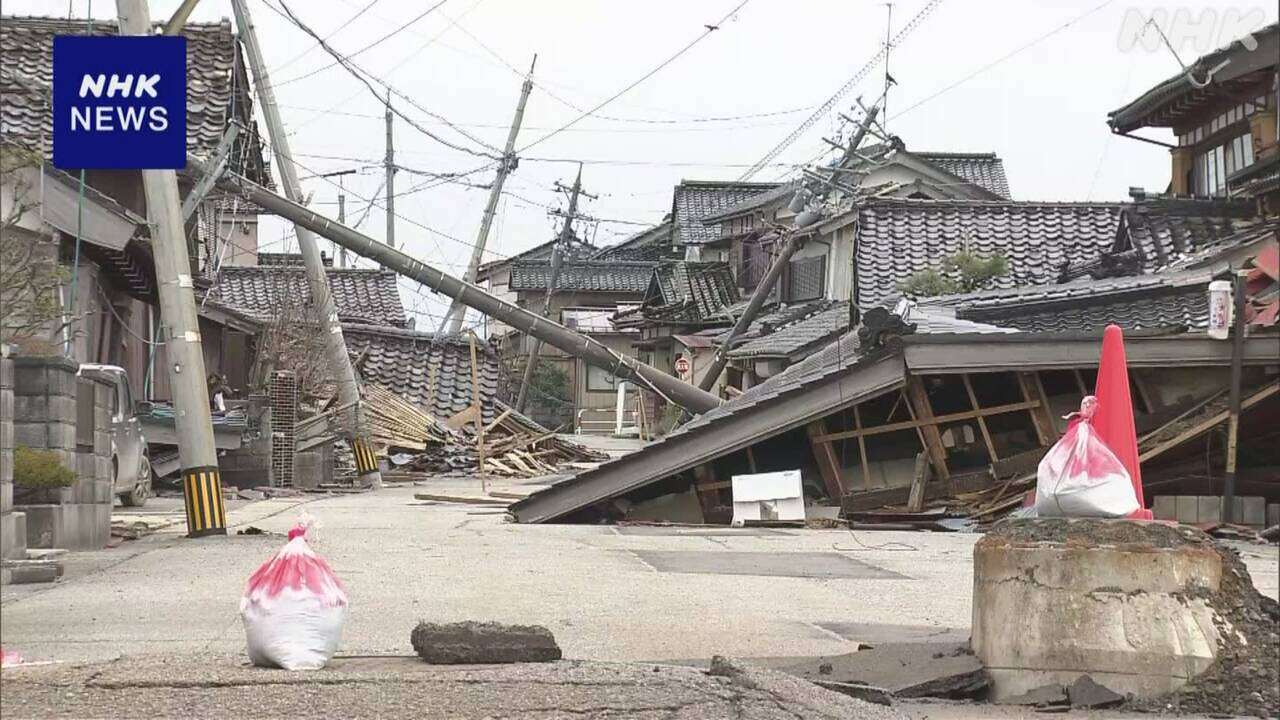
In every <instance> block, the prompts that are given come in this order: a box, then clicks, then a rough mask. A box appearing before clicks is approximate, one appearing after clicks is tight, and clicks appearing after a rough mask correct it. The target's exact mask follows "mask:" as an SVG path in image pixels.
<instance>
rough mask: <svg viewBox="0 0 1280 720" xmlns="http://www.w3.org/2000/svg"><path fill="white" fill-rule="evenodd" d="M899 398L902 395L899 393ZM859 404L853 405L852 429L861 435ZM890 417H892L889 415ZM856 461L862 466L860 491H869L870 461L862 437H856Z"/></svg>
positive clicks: (865, 441) (865, 440)
mask: <svg viewBox="0 0 1280 720" xmlns="http://www.w3.org/2000/svg"><path fill="white" fill-rule="evenodd" d="M898 397H899V398H901V397H902V394H901V393H899V394H898ZM858 405H859V403H854V405H853V427H854V428H855V429H856V430H858V431H859V433H861V431H862V412H861V411H859V410H858ZM890 417H892V415H890ZM858 459H859V461H860V462H861V464H862V489H863V490H870V489H871V461H870V460H869V459H868V458H867V439H866V437H864V436H862V435H858Z"/></svg>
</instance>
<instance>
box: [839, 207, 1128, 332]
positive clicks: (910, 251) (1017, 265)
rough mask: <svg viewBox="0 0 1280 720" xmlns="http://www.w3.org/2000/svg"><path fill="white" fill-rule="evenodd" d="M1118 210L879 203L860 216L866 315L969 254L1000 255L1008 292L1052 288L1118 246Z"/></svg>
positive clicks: (1000, 283)
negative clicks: (911, 281)
mask: <svg viewBox="0 0 1280 720" xmlns="http://www.w3.org/2000/svg"><path fill="white" fill-rule="evenodd" d="M1122 208H1123V206H1122V205H1121V204H1118V203H1044V202H1014V201H1006V202H997V201H972V200H963V201H962V200H908V199H876V200H870V201H868V202H867V203H866V204H864V205H863V206H862V207H861V208H860V209H859V210H857V212H858V250H857V253H858V254H857V259H856V272H857V282H858V293H859V295H858V297H859V304H860V305H861V306H862V307H864V308H866V307H870V306H872V305H875V304H878V303H880V302H881V301H883V300H884V299H885V298H887V297H889V296H890V295H892V294H893V293H895V292H897V285H898V283H899V282H902V281H903V280H906V279H907V278H908V277H910V276H911V275H912V274H914V273H917V272H921V271H923V270H927V269H929V268H931V267H933V268H936V267H937V265H938V264H939V262H940V260H941V259H942V258H943V257H946V256H947V255H951V254H953V253H956V252H959V251H961V250H965V249H967V250H969V251H970V252H974V253H977V254H978V255H982V256H988V257H989V256H992V255H996V254H1000V255H1003V256H1004V257H1005V259H1006V260H1007V261H1008V264H1009V272H1008V274H1007V275H1005V276H1004V277H1001V278H998V279H996V280H995V281H994V283H995V286H996V287H1000V288H1011V287H1017V286H1020V285H1034V284H1043V283H1047V282H1052V281H1053V280H1055V279H1056V278H1057V276H1058V272H1059V270H1060V268H1062V267H1063V266H1064V265H1066V264H1067V263H1068V262H1075V263H1079V262H1083V261H1085V260H1089V259H1092V258H1095V257H1096V256H1097V255H1098V254H1099V253H1100V252H1102V251H1103V250H1105V249H1107V248H1110V247H1111V246H1112V245H1113V244H1114V242H1115V238H1116V229H1117V227H1118V224H1119V221H1120V213H1121V210H1122Z"/></svg>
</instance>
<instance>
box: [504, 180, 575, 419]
mask: <svg viewBox="0 0 1280 720" xmlns="http://www.w3.org/2000/svg"><path fill="white" fill-rule="evenodd" d="M557 187H558V188H561V189H563V186H561V185H559V183H557ZM579 195H587V194H586V193H584V192H582V163H578V176H577V177H576V178H574V179H573V188H572V189H571V190H570V191H569V211H568V212H566V213H564V226H563V227H561V228H560V236H559V237H558V238H556V244H555V245H553V246H552V248H551V277H550V279H549V280H548V281H547V293H546V295H545V296H544V297H543V299H542V317H551V297H552V295H553V294H554V293H555V291H556V285H557V284H558V283H559V282H560V267H561V265H563V264H564V253H565V251H566V250H568V249H569V241H570V238H572V237H573V221H574V220H576V219H577V218H578V196H579ZM587 197H594V196H593V195H587ZM528 340H529V341H531V342H532V343H533V345H532V346H531V347H530V348H529V357H528V358H526V359H525V365H524V379H523V380H521V382H520V394H519V395H518V396H517V397H516V412H524V407H525V403H526V402H528V399H529V384H530V383H532V382H533V368H534V366H535V365H537V364H538V353H540V352H542V341H541V340H539V339H538V338H528Z"/></svg>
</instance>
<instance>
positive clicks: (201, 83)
mask: <svg viewBox="0 0 1280 720" xmlns="http://www.w3.org/2000/svg"><path fill="white" fill-rule="evenodd" d="M85 31H86V23H85V21H84V20H73V21H71V22H68V21H67V20H66V19H61V18H42V17H13V16H5V17H0V57H3V58H4V61H3V72H0V96H2V97H4V102H2V103H0V135H3V136H4V137H5V138H6V139H8V140H12V141H14V142H17V143H19V144H21V145H23V146H24V147H26V148H28V149H30V150H35V151H41V150H43V151H44V152H46V153H47V154H49V155H50V156H51V155H52V152H53V148H52V141H51V140H50V134H51V132H52V127H53V126H52V123H53V113H52V110H51V106H50V100H49V98H48V96H47V90H45V89H42V88H41V87H37V84H38V85H42V86H45V87H48V86H52V83H53V36H54V35H81V34H85ZM92 34H93V35H116V34H117V25H116V23H115V22H105V21H95V22H94V23H93V24H92ZM182 34H183V35H184V36H185V37H186V38H187V147H188V149H190V150H192V151H194V152H197V153H208V152H211V151H212V150H213V148H214V147H216V146H217V144H218V141H219V140H220V139H221V138H222V133H223V131H224V130H225V129H226V127H227V125H228V124H229V123H230V121H231V120H232V119H233V118H232V114H233V112H234V115H235V119H237V120H239V121H240V122H241V123H242V124H243V125H245V126H247V127H249V128H250V129H251V130H252V132H249V133H244V132H242V133H241V134H240V137H239V139H237V141H236V145H237V148H236V152H234V153H233V158H236V161H235V162H234V163H233V165H232V167H233V168H234V169H237V170H240V171H241V172H245V173H246V174H247V175H248V176H249V178H250V179H251V180H254V181H256V182H263V181H264V180H265V179H266V176H267V174H266V172H265V170H264V168H265V165H264V163H263V158H262V146H261V143H260V141H259V139H258V134H257V131H256V127H257V126H256V124H255V122H254V119H253V110H252V108H253V105H252V99H251V97H250V92H249V85H248V81H247V77H248V76H247V74H246V72H245V70H244V67H245V66H244V60H243V57H241V56H240V48H239V45H238V42H237V40H236V36H235V34H234V32H233V31H232V28H231V23H230V22H229V21H227V20H223V21H221V22H217V23H188V24H187V25H186V26H185V27H184V28H183V31H182ZM28 80H31V81H34V84H33V83H32V82H28ZM233 98H234V102H233ZM241 158H243V160H241Z"/></svg>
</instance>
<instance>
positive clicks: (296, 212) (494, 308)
mask: <svg viewBox="0 0 1280 720" xmlns="http://www.w3.org/2000/svg"><path fill="white" fill-rule="evenodd" d="M187 168H188V169H189V170H191V171H192V172H196V173H204V172H207V171H208V170H209V165H208V163H206V162H205V161H204V160H203V159H202V158H200V157H197V156H195V155H191V154H188V155H187ZM218 184H219V185H220V186H222V187H224V188H226V189H228V190H230V191H233V192H237V193H243V196H244V197H246V198H248V199H249V200H251V201H252V202H254V203H256V204H257V205H258V206H259V207H261V208H263V209H264V210H266V211H267V212H269V213H271V214H273V215H279V216H280V217H283V218H285V219H286V220H291V221H293V223H294V224H295V225H301V226H303V227H305V228H307V229H309V230H312V231H314V232H316V233H319V234H320V235H322V236H324V237H326V238H328V239H330V240H332V241H334V242H336V243H338V245H339V246H341V247H345V248H347V249H348V250H350V251H351V252H353V253H356V254H357V255H360V256H361V257H366V258H369V259H370V260H373V261H374V262H377V263H380V264H382V265H383V266H384V267H386V268H388V269H389V270H393V271H395V272H398V273H400V274H401V275H403V276H405V277H407V278H409V279H410V280H415V281H417V282H420V283H422V284H423V285H426V286H427V287H428V288H430V289H431V290H434V291H435V292H438V293H441V294H442V295H447V296H448V297H451V298H454V299H456V300H458V301H459V302H461V303H462V304H464V305H466V306H467V307H470V308H474V309H476V310H479V311H480V312H482V313H484V314H486V315H489V316H490V317H492V318H493V319H494V320H497V321H498V322H501V323H503V324H504V325H507V326H508V327H511V328H514V329H515V330H518V331H520V332H523V333H525V334H528V335H532V336H533V337H536V338H538V339H539V340H542V341H543V342H545V343H547V344H549V345H551V346H552V347H556V348H559V349H561V350H563V351H565V352H566V353H568V354H570V355H572V356H574V357H579V358H582V359H583V360H584V361H586V362H588V363H590V364H592V365H594V366H596V367H599V368H603V369H605V370H608V371H609V372H611V373H613V374H614V375H616V376H617V377H619V378H622V379H624V380H635V381H637V382H638V383H640V384H642V385H645V386H646V387H651V388H654V389H656V390H657V391H658V392H659V393H661V394H662V395H664V396H666V397H667V398H668V399H669V400H670V401H671V402H673V403H675V404H677V405H679V406H681V407H683V408H685V409H687V410H689V411H691V412H693V413H703V412H706V411H708V410H711V409H713V408H716V407H718V406H719V405H720V399H719V398H717V397H716V396H715V395H712V394H711V393H708V392H705V391H703V390H699V389H698V388H696V387H694V386H693V385H690V384H688V383H686V382H684V381H682V380H679V379H677V378H674V377H672V376H671V375H668V374H667V373H665V372H663V371H661V370H659V369H657V368H655V367H650V366H649V365H645V364H644V363H642V362H640V361H638V360H636V359H635V358H630V357H627V356H625V355H622V354H619V353H616V352H614V351H612V350H610V349H609V348H608V347H607V346H606V345H604V344H603V343H601V342H600V341H599V340H596V339H595V338H592V337H590V336H588V335H583V334H582V333H579V332H575V331H573V330H570V329H569V328H567V327H565V326H563V325H561V324H560V323H558V322H555V321H554V320H551V319H550V318H544V317H541V316H539V315H538V314H536V313H533V312H530V311H528V310H525V309H524V308H522V307H519V306H517V305H514V304H512V303H509V302H507V301H505V300H501V299H499V298H497V297H495V296H493V295H490V294H489V293H488V292H486V291H485V290H484V289H483V288H480V287H477V286H476V285H473V284H471V283H468V282H464V281H462V280H459V279H458V278H456V277H453V276H452V275H446V274H445V273H443V272H440V271H439V270H437V269H435V268H434V267H431V266H430V265H427V264H425V263H423V262H422V261H420V260H416V259H414V258H412V257H409V256H408V255H406V254H405V253H402V252H400V251H399V250H394V249H392V248H389V247H387V246H386V245H385V244H383V243H380V242H378V241H377V240H374V239H373V238H371V237H369V236H368V235H365V234H363V233H360V232H357V231H355V230H352V229H351V228H349V227H347V226H345V225H339V224H338V223H337V222H336V221H334V220H331V219H329V218H327V217H324V216H323V215H319V214H317V213H316V212H315V211H314V210H311V209H309V208H306V207H304V206H302V205H300V204H299V203H296V202H294V201H292V200H289V199H287V198H284V197H281V196H280V195H277V194H275V193H273V192H271V191H270V190H267V189H266V188H264V187H262V186H261V185H258V184H257V183H254V182H252V181H250V180H248V179H247V178H245V177H243V176H241V175H238V174H236V173H233V172H226V173H223V175H222V177H221V178H220V179H219V181H218Z"/></svg>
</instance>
